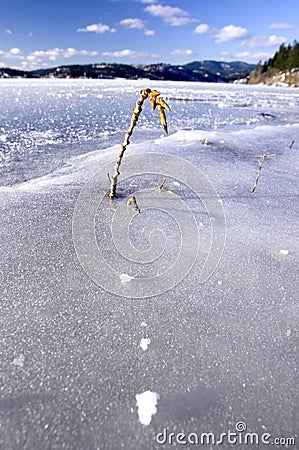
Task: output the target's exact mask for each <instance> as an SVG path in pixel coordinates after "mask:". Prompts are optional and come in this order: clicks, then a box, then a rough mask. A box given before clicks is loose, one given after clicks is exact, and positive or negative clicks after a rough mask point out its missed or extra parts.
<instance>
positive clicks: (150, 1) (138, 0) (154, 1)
mask: <svg viewBox="0 0 299 450" xmlns="http://www.w3.org/2000/svg"><path fill="white" fill-rule="evenodd" d="M136 1H137V2H139V3H147V4H148V3H157V0H136Z"/></svg>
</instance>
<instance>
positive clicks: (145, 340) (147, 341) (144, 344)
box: [140, 338, 151, 351]
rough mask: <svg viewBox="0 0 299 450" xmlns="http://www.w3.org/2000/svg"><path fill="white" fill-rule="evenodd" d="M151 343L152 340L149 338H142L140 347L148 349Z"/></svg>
mask: <svg viewBox="0 0 299 450" xmlns="http://www.w3.org/2000/svg"><path fill="white" fill-rule="evenodd" d="M150 343H151V340H150V339H149V338H141V341H140V347H141V348H142V350H144V351H146V350H147V349H148V346H149V345H150Z"/></svg>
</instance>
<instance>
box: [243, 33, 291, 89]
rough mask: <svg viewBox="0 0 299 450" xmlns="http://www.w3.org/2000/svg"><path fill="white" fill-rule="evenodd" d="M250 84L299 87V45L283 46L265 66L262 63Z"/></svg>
mask: <svg viewBox="0 0 299 450" xmlns="http://www.w3.org/2000/svg"><path fill="white" fill-rule="evenodd" d="M249 82H250V84H257V83H264V84H271V85H273V84H275V85H278V86H299V43H297V42H296V41H294V43H293V45H291V44H289V45H288V46H286V45H285V44H281V46H280V47H279V50H278V51H277V52H276V53H275V55H274V56H273V57H272V58H270V59H269V60H268V61H265V62H264V64H262V62H261V61H260V62H259V63H258V65H257V66H256V68H255V70H254V71H253V72H252V73H251V75H250V80H249Z"/></svg>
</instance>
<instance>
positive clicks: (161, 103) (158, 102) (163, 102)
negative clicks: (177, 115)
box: [156, 98, 171, 111]
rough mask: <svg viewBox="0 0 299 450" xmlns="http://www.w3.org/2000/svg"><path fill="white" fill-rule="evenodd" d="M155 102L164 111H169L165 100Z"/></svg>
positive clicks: (160, 99) (158, 99)
mask: <svg viewBox="0 0 299 450" xmlns="http://www.w3.org/2000/svg"><path fill="white" fill-rule="evenodd" d="M156 102H157V104H158V105H161V106H162V107H163V108H164V109H166V111H171V109H170V106H169V105H168V104H167V103H166V101H165V100H163V98H157V100H156Z"/></svg>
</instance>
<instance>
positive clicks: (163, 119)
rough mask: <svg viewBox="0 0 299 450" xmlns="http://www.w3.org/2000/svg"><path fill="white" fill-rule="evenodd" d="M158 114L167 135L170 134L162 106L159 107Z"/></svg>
mask: <svg viewBox="0 0 299 450" xmlns="http://www.w3.org/2000/svg"><path fill="white" fill-rule="evenodd" d="M158 113H159V116H160V121H161V124H162V127H163V130H164V131H165V133H166V134H168V130H167V121H166V115H165V112H164V108H163V107H162V106H160V105H158Z"/></svg>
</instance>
